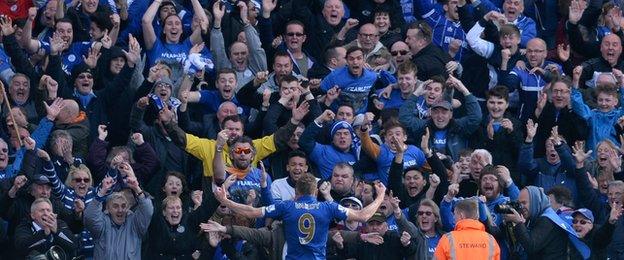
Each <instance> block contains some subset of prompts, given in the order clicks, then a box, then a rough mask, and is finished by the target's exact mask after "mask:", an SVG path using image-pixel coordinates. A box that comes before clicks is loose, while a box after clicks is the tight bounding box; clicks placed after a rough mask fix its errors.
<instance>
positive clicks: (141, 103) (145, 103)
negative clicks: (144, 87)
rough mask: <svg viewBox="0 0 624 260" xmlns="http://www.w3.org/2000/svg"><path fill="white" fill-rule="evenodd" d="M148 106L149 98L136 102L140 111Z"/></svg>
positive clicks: (142, 98)
mask: <svg viewBox="0 0 624 260" xmlns="http://www.w3.org/2000/svg"><path fill="white" fill-rule="evenodd" d="M148 105H149V97H147V96H145V97H141V98H139V100H138V101H137V107H138V108H140V109H145V108H147V106H148Z"/></svg>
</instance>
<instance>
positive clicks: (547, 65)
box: [499, 0, 563, 122]
mask: <svg viewBox="0 0 624 260" xmlns="http://www.w3.org/2000/svg"><path fill="white" fill-rule="evenodd" d="M509 1H511V0H509ZM547 55H548V50H547V49H546V42H544V40H542V39H540V38H534V39H531V40H530V41H529V42H528V43H527V46H526V59H527V61H528V62H527V63H528V64H527V66H526V68H520V67H518V66H515V67H514V68H513V69H512V70H511V72H509V74H505V73H503V74H502V75H501V76H502V77H501V78H500V79H499V80H500V82H501V84H503V85H505V86H507V88H509V90H510V91H509V92H514V91H516V89H517V90H518V96H519V99H520V103H519V104H518V111H519V112H518V113H519V114H520V121H522V122H525V121H526V120H527V119H528V118H529V117H531V114H533V112H535V107H536V104H537V100H538V95H539V92H540V91H542V89H543V88H544V86H546V84H548V83H549V82H551V81H553V80H554V79H556V78H558V77H559V76H560V75H563V70H562V69H561V65H559V64H557V63H554V62H552V61H547V60H546V56H547Z"/></svg>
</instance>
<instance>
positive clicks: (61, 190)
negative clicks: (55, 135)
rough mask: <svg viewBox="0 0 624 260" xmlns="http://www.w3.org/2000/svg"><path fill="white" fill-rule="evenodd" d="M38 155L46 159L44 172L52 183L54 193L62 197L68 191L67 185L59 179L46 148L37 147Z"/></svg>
mask: <svg viewBox="0 0 624 260" xmlns="http://www.w3.org/2000/svg"><path fill="white" fill-rule="evenodd" d="M37 156H38V157H39V158H41V159H42V160H43V161H44V164H45V165H44V166H43V173H44V174H45V176H46V177H48V179H49V180H50V182H51V183H52V193H53V194H54V196H55V197H57V198H62V197H63V196H64V195H65V194H66V193H67V187H66V186H65V184H63V182H62V181H60V180H59V178H58V175H57V174H56V170H55V169H54V164H52V161H51V160H50V155H48V153H47V152H46V151H44V150H41V149H37Z"/></svg>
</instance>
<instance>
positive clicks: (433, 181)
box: [429, 174, 440, 189]
mask: <svg viewBox="0 0 624 260" xmlns="http://www.w3.org/2000/svg"><path fill="white" fill-rule="evenodd" d="M429 185H430V186H431V188H434V189H435V188H437V187H438V186H440V177H439V176H438V175H437V174H430V175H429Z"/></svg>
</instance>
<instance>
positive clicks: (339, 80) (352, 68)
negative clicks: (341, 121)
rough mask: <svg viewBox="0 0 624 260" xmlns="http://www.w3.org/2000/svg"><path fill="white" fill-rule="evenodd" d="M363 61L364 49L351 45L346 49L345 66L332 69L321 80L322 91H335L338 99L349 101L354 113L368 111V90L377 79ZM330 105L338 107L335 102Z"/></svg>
mask: <svg viewBox="0 0 624 260" xmlns="http://www.w3.org/2000/svg"><path fill="white" fill-rule="evenodd" d="M365 63H366V62H365V58H364V51H363V50H362V49H361V48H360V47H357V46H356V47H351V48H349V49H347V66H345V67H343V68H340V69H337V70H334V71H332V72H331V73H329V75H327V77H325V78H324V79H323V81H321V90H322V91H323V92H325V93H328V92H329V91H330V89H331V90H333V91H337V92H338V99H340V100H341V101H348V102H350V103H351V104H352V105H353V108H354V109H355V112H356V114H362V113H365V112H366V111H368V110H367V107H368V96H369V92H370V91H371V89H372V88H373V87H374V85H375V82H376V81H377V74H376V73H375V72H373V71H372V70H370V69H367V68H365V66H364V65H365ZM328 95H329V93H328ZM328 95H326V97H325V98H327V96H328ZM331 107H332V109H337V108H338V106H337V104H336V102H334V104H332V105H331Z"/></svg>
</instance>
